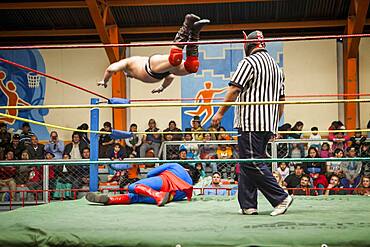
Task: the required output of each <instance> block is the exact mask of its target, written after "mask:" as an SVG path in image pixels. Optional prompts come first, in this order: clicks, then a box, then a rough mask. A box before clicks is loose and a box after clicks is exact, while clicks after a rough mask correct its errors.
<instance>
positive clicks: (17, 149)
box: [6, 134, 24, 160]
mask: <svg viewBox="0 0 370 247" xmlns="http://www.w3.org/2000/svg"><path fill="white" fill-rule="evenodd" d="M6 150H7V151H8V150H12V151H13V153H14V158H15V159H17V160H19V159H21V154H22V151H23V150H24V147H23V146H22V145H21V142H20V136H19V135H18V134H14V135H13V139H12V142H11V143H10V144H9V145H8V147H7V149H6Z"/></svg>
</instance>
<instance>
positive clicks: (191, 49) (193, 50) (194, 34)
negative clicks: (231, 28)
mask: <svg viewBox="0 0 370 247" xmlns="http://www.w3.org/2000/svg"><path fill="white" fill-rule="evenodd" d="M209 23H210V21H209V20H207V19H203V20H199V21H197V22H195V23H194V24H193V26H192V28H191V29H190V35H189V40H188V41H189V42H198V41H199V35H200V31H201V30H202V28H203V27H204V26H205V25H207V24H209ZM198 54H199V52H198V46H197V45H187V46H186V61H185V63H184V66H185V69H186V71H187V72H189V73H196V72H197V71H198V68H199V60H198Z"/></svg>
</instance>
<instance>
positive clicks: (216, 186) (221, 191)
mask: <svg viewBox="0 0 370 247" xmlns="http://www.w3.org/2000/svg"><path fill="white" fill-rule="evenodd" d="M204 195H212V196H213V195H219V196H226V195H227V191H226V189H225V188H222V187H221V173H219V172H214V173H213V174H212V183H211V185H210V188H206V189H204Z"/></svg>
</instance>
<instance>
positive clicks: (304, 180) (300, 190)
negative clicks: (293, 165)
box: [293, 174, 317, 196]
mask: <svg viewBox="0 0 370 247" xmlns="http://www.w3.org/2000/svg"><path fill="white" fill-rule="evenodd" d="M293 195H295V196H316V195H317V193H316V191H315V190H313V189H312V187H311V183H310V177H309V176H308V175H306V174H304V175H302V177H301V180H300V183H299V185H298V186H297V187H296V189H295V190H293Z"/></svg>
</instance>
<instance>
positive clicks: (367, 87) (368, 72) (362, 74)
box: [359, 38, 370, 128]
mask: <svg viewBox="0 0 370 247" xmlns="http://www.w3.org/2000/svg"><path fill="white" fill-rule="evenodd" d="M369 54H370V39H369V38H362V39H361V42H360V56H359V81H360V85H359V92H360V93H370V55H369ZM361 98H362V99H369V98H370V97H361ZM369 120H370V103H362V104H360V127H361V128H366V125H367V122H368V121H369Z"/></svg>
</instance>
